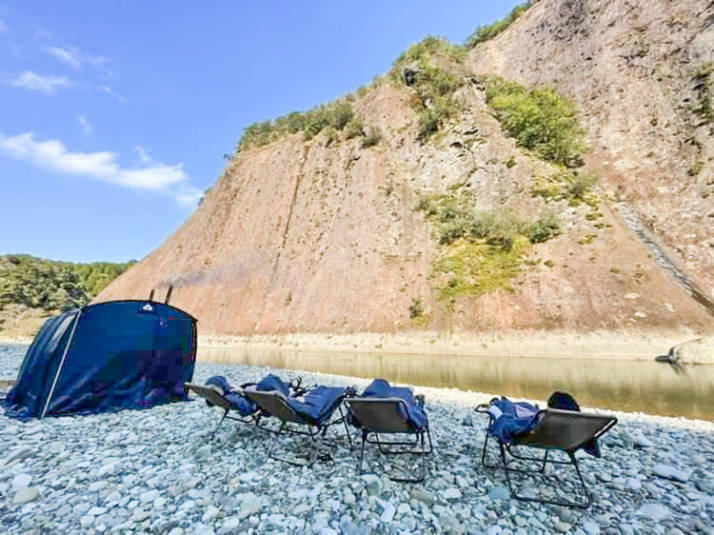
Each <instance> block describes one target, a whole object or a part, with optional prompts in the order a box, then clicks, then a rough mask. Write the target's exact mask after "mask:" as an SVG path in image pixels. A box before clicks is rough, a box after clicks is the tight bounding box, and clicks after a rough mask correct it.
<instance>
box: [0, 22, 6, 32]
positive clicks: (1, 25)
mask: <svg viewBox="0 0 714 535" xmlns="http://www.w3.org/2000/svg"><path fill="white" fill-rule="evenodd" d="M6 32H7V24H5V21H3V20H2V19H0V33H6Z"/></svg>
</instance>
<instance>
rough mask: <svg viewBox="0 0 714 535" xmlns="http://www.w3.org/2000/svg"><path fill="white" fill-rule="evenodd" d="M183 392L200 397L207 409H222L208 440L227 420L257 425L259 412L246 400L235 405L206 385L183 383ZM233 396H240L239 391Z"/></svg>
mask: <svg viewBox="0 0 714 535" xmlns="http://www.w3.org/2000/svg"><path fill="white" fill-rule="evenodd" d="M183 388H184V391H185V392H186V394H188V392H189V391H192V392H194V393H195V394H197V395H198V396H201V397H202V398H203V399H205V400H206V405H208V406H209V407H213V406H216V407H220V408H221V409H223V411H224V412H223V416H222V417H221V419H220V421H219V422H218V425H216V427H215V428H214V429H213V432H212V433H211V436H210V437H209V440H212V439H213V437H214V436H215V434H216V432H217V431H218V429H219V428H220V427H221V424H223V421H224V420H225V419H226V418H227V419H229V420H233V421H236V422H240V423H243V424H252V423H256V424H257V423H258V420H260V411H259V410H258V408H257V407H255V405H253V404H252V403H250V402H249V401H248V400H247V399H246V400H245V401H246V403H245V404H243V403H241V404H237V403H235V401H234V400H233V401H232V400H231V399H229V398H228V397H226V395H224V394H221V393H220V392H218V390H216V389H215V388H214V387H213V386H206V385H197V384H193V383H184V385H183ZM234 395H239V396H240V395H242V392H241V391H235V392H234ZM231 411H234V412H237V413H238V414H239V416H232V415H231V414H230V412H231Z"/></svg>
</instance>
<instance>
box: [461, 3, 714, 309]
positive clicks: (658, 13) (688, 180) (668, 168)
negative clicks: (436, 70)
mask: <svg viewBox="0 0 714 535" xmlns="http://www.w3.org/2000/svg"><path fill="white" fill-rule="evenodd" d="M713 66H714V2H711V0H682V1H677V2H671V1H669V0H652V1H651V2H646V3H642V2H637V1H634V0H610V1H594V0H542V1H540V2H538V3H537V4H536V5H535V6H534V7H533V8H532V9H530V10H528V11H526V12H525V13H524V14H523V16H521V17H520V18H519V19H518V20H517V21H516V22H515V23H514V24H513V25H512V26H511V27H510V28H509V29H508V30H507V31H506V32H503V33H502V34H500V35H499V36H498V37H496V38H495V39H493V40H491V41H489V42H487V43H484V44H483V45H481V46H479V47H478V48H477V49H476V50H475V51H474V54H473V55H472V57H471V67H472V69H473V70H474V71H475V72H479V73H488V74H498V75H501V76H503V77H505V78H509V79H514V80H517V81H519V82H521V83H523V84H526V85H529V86H534V85H547V86H552V87H556V88H557V89H558V91H560V92H561V93H564V94H566V95H568V96H570V97H571V98H573V99H574V100H575V101H576V102H577V104H578V107H579V108H580V110H581V122H582V124H583V125H584V126H585V128H586V130H587V132H588V139H589V142H590V145H591V148H592V151H591V152H590V154H589V155H588V158H587V160H588V164H589V166H590V167H591V168H593V169H596V170H597V171H598V174H599V176H600V179H601V183H602V185H603V187H605V188H606V189H607V190H609V192H610V195H611V196H613V197H615V198H618V199H620V200H624V201H625V202H627V203H628V204H629V205H630V206H631V207H632V209H633V210H634V212H635V213H636V214H637V215H638V216H639V217H640V219H641V220H642V221H643V223H644V225H645V227H646V228H648V229H649V230H650V231H651V232H652V233H653V234H654V235H655V236H656V238H657V240H658V242H659V243H660V245H662V246H664V247H665V248H666V250H667V253H668V254H669V255H670V257H671V258H673V259H674V260H675V261H676V262H677V263H678V264H679V265H680V266H682V267H683V268H684V270H685V271H686V272H687V273H688V274H689V275H690V276H691V277H692V278H693V279H694V280H695V281H696V282H697V283H698V285H699V287H700V288H701V289H702V291H703V292H704V293H705V294H707V296H708V298H709V299H714V115H712V109H711V105H712V93H713V92H714V90H713V89H712V88H713V84H712V82H713V81H714V75H713V74H712V70H713Z"/></svg>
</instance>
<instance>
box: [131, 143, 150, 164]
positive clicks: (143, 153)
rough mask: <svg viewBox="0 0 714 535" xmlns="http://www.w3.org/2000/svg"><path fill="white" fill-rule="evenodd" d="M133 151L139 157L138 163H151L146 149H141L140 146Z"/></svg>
mask: <svg viewBox="0 0 714 535" xmlns="http://www.w3.org/2000/svg"><path fill="white" fill-rule="evenodd" d="M133 150H134V152H136V153H137V154H138V155H139V161H140V162H144V163H148V162H151V161H152V160H151V156H149V150H148V149H146V148H144V147H142V146H141V145H137V146H136V147H134V149H133Z"/></svg>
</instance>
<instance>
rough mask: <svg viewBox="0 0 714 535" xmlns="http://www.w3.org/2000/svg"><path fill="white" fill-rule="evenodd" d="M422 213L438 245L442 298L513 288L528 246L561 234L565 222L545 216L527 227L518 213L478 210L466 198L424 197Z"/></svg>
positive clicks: (462, 195) (459, 195)
mask: <svg viewBox="0 0 714 535" xmlns="http://www.w3.org/2000/svg"><path fill="white" fill-rule="evenodd" d="M417 210H419V211H422V212H424V216H425V218H426V219H427V221H429V222H430V223H431V225H432V227H433V228H434V230H435V234H436V237H437V240H438V244H439V255H438V257H437V260H436V261H435V263H434V271H433V274H432V275H433V277H435V278H437V280H438V287H437V288H438V290H439V292H440V294H441V296H442V298H447V299H450V300H452V301H453V299H455V298H457V297H459V296H462V295H480V294H482V293H485V292H490V291H494V290H498V289H509V288H510V281H511V279H512V278H513V277H515V276H516V275H517V274H518V273H519V272H520V266H521V258H522V257H523V255H524V254H525V253H526V252H527V251H528V248H529V246H530V245H529V244H531V243H541V242H544V241H547V240H549V239H552V238H554V237H556V236H558V235H559V234H560V222H559V221H558V218H557V217H556V216H555V214H553V213H552V212H549V211H546V212H543V213H542V214H541V215H540V216H539V217H538V218H537V219H536V220H534V221H531V222H528V221H525V220H522V219H521V218H519V217H518V216H517V215H516V214H515V213H514V212H513V211H511V210H508V209H505V208H501V209H497V210H478V209H476V206H475V199H474V198H473V196H471V195H469V194H467V193H460V192H455V191H454V192H450V193H449V194H445V195H431V196H428V197H423V198H422V199H421V200H420V201H419V204H418V205H417Z"/></svg>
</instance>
